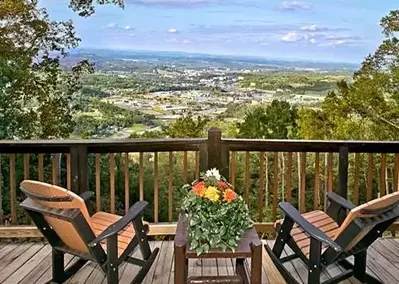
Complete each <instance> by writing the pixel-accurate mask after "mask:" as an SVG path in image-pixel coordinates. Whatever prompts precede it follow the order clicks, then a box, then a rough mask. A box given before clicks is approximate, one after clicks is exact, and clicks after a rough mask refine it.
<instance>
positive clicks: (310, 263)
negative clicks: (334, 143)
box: [266, 192, 399, 284]
mask: <svg viewBox="0 0 399 284" xmlns="http://www.w3.org/2000/svg"><path fill="white" fill-rule="evenodd" d="M327 198H328V200H329V202H330V205H329V208H328V210H327V213H324V212H323V211H319V210H317V211H313V212H309V213H305V214H302V215H301V214H300V213H299V212H298V211H297V210H296V209H295V208H294V207H293V206H292V205H291V204H289V203H286V202H281V203H280V205H279V206H280V208H281V209H282V210H283V212H284V214H285V217H284V219H283V220H281V221H278V222H276V224H275V227H276V231H277V238H276V241H275V243H274V246H273V249H270V248H269V247H268V246H267V245H266V251H267V252H268V253H269V255H270V257H271V259H272V260H273V262H274V263H275V265H276V267H277V268H278V269H279V271H280V272H281V274H282V275H283V276H284V278H285V279H286V281H287V282H288V283H298V282H297V281H296V280H295V279H294V278H293V277H292V276H291V275H290V273H289V272H288V271H287V270H286V269H285V266H284V265H283V263H284V262H286V261H290V260H293V259H295V258H300V259H301V260H302V261H303V262H304V263H305V265H306V266H307V267H308V283H312V284H318V283H320V273H321V272H322V271H323V270H324V269H326V267H327V266H329V265H330V264H333V263H339V264H340V265H341V266H343V267H344V268H345V269H346V271H345V272H343V273H342V274H340V275H337V276H336V277H334V278H332V279H329V280H327V281H325V282H324V283H325V284H327V283H328V284H332V283H339V282H340V281H342V280H344V279H347V278H349V277H351V276H354V277H355V278H357V279H358V280H359V281H361V282H363V283H380V281H378V280H377V279H375V278H373V277H371V276H370V275H368V274H366V258H367V248H368V247H369V246H370V245H371V244H372V243H373V242H374V241H375V240H376V239H377V238H379V237H381V235H382V234H383V233H384V231H385V230H386V229H388V227H389V226H390V225H391V224H392V223H393V222H394V221H395V220H396V219H397V218H398V217H399V207H398V205H399V192H395V193H392V194H389V195H386V196H384V197H382V198H378V199H375V200H372V201H370V202H368V203H365V204H363V205H360V206H357V207H356V206H355V205H353V204H352V203H350V202H349V201H348V200H346V199H344V198H342V197H341V196H339V195H337V194H335V193H333V192H330V193H328V195H327ZM348 211H349V213H348V214H346V213H347V212H348ZM340 216H341V217H342V216H343V218H340ZM340 219H341V220H343V221H342V222H340ZM285 245H288V246H289V247H290V248H291V249H292V250H293V252H294V253H293V254H292V255H289V256H286V257H282V258H281V254H282V252H283V249H284V246H285ZM350 256H354V264H352V263H350V262H349V261H348V260H347V258H348V257H350Z"/></svg>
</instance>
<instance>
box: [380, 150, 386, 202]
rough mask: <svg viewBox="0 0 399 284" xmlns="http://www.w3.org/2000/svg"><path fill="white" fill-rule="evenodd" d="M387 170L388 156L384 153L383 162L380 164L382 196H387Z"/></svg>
mask: <svg viewBox="0 0 399 284" xmlns="http://www.w3.org/2000/svg"><path fill="white" fill-rule="evenodd" d="M386 170H387V156H386V154H385V153H382V154H381V162H380V196H384V195H386V194H387V184H386Z"/></svg>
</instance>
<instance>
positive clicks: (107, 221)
mask: <svg viewBox="0 0 399 284" xmlns="http://www.w3.org/2000/svg"><path fill="white" fill-rule="evenodd" d="M120 218H122V216H119V215H115V214H111V213H107V212H102V211H99V212H97V213H95V214H94V215H93V216H91V217H90V223H91V225H92V227H93V230H94V233H95V234H96V236H98V235H100V234H101V233H102V232H103V231H104V230H105V229H106V228H108V226H110V225H112V224H114V223H115V222H116V221H118V220H119V219H120ZM134 236H135V232H134V228H133V225H129V226H127V227H126V228H125V229H124V230H123V231H121V232H120V233H119V234H118V256H120V255H121V254H122V253H123V252H124V251H125V249H126V247H127V246H128V245H129V243H130V241H131V240H132V239H133V238H134ZM101 245H102V247H103V248H104V251H105V252H106V251H107V243H106V242H103V243H101Z"/></svg>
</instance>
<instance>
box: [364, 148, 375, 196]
mask: <svg viewBox="0 0 399 284" xmlns="http://www.w3.org/2000/svg"><path fill="white" fill-rule="evenodd" d="M373 172H374V155H373V154H371V153H370V154H368V164H367V184H366V200H367V201H370V200H371V199H372V198H373V176H374V173H373Z"/></svg>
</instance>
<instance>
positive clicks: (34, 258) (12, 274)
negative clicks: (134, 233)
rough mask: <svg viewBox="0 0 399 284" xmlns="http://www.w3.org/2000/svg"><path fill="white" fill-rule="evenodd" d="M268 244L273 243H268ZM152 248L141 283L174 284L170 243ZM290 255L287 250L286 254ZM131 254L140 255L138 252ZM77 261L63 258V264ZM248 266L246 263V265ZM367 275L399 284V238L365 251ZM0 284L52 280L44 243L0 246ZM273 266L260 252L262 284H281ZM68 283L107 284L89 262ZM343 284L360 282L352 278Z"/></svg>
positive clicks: (227, 271)
mask: <svg viewBox="0 0 399 284" xmlns="http://www.w3.org/2000/svg"><path fill="white" fill-rule="evenodd" d="M268 242H269V243H270V244H272V243H273V241H268ZM151 246H152V247H156V246H157V247H160V253H159V254H158V257H157V259H156V260H155V262H154V265H153V266H152V268H151V270H150V271H149V273H148V275H147V277H146V278H145V280H144V282H143V283H160V284H166V283H173V282H174V281H173V280H174V265H173V241H152V242H151ZM285 253H289V251H287V250H286V251H285ZM134 254H137V255H138V256H139V254H140V252H138V251H136V252H135V253H134ZM76 259H77V258H75V257H73V256H71V255H66V256H65V265H67V266H68V265H70V264H71V263H73V262H74V261H75V260H76ZM247 267H248V269H249V267H250V265H249V263H248V265H247ZM286 267H287V269H288V270H289V271H290V272H291V273H292V274H293V275H294V276H295V277H296V279H297V280H298V281H299V282H300V283H306V279H307V271H306V269H305V266H304V265H303V264H302V263H301V261H299V260H294V261H292V262H290V263H288V264H286ZM367 267H368V272H369V273H371V274H372V275H374V276H375V277H377V278H379V279H381V280H382V281H383V282H384V283H390V284H391V283H399V239H393V238H385V239H380V240H379V241H377V242H376V243H375V244H374V245H373V246H372V247H370V248H369V250H368V259H367ZM0 271H1V273H0V283H10V284H11V283H12V284H15V283H26V284H31V283H45V282H47V281H48V280H50V278H51V247H50V245H48V244H46V243H44V242H31V241H25V242H21V241H19V242H6V243H4V242H3V243H0ZM341 271H342V270H341V268H340V267H338V266H331V267H330V268H328V269H327V271H326V272H324V273H323V279H322V281H324V280H327V279H329V278H331V277H333V276H335V275H337V274H339V273H340V272H341ZM274 272H275V271H274V267H273V265H272V264H271V263H270V260H269V258H268V257H267V255H266V252H265V251H264V252H263V275H262V282H263V283H273V284H274V283H281V280H278V279H281V278H278V277H276V275H275V273H274ZM136 273H137V269H136V267H135V266H134V265H132V264H123V265H122V266H121V267H120V270H119V276H120V283H130V282H131V281H132V279H133V278H134V276H135V275H136ZM233 273H234V260H231V259H222V260H215V259H207V260H203V261H202V263H201V262H200V261H195V260H194V261H191V260H190V262H189V274H190V275H231V274H233ZM67 283H106V279H105V277H104V274H103V273H102V271H101V270H100V268H99V267H98V266H97V265H96V264H95V263H93V262H88V263H87V264H86V265H85V266H84V267H83V268H82V269H81V270H80V271H79V272H78V273H77V274H76V275H75V276H74V277H73V278H71V279H70V280H69V281H68V282H67ZM342 283H346V284H349V283H360V282H358V281H357V280H354V279H353V278H351V279H349V280H346V281H343V282H342Z"/></svg>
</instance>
